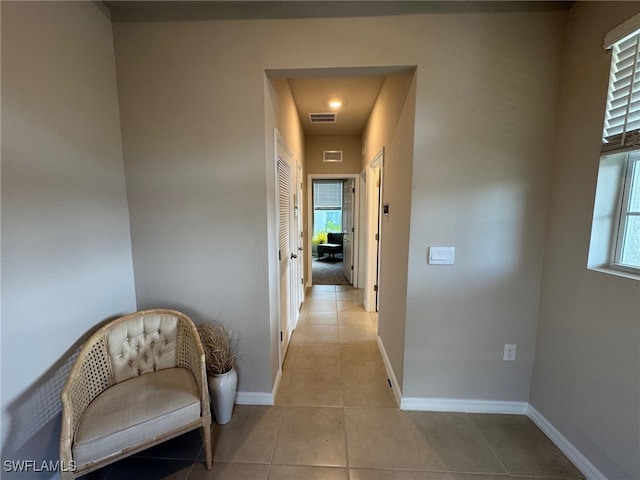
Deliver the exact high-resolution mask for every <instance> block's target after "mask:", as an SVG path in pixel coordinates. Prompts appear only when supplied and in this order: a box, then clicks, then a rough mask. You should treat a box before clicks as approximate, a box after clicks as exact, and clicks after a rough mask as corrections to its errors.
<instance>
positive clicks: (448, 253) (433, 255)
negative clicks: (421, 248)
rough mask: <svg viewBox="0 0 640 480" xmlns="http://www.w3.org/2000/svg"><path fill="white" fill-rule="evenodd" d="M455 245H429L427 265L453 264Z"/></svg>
mask: <svg viewBox="0 0 640 480" xmlns="http://www.w3.org/2000/svg"><path fill="white" fill-rule="evenodd" d="M455 256H456V247H429V265H453V263H454V260H455Z"/></svg>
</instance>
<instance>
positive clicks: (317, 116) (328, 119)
mask: <svg viewBox="0 0 640 480" xmlns="http://www.w3.org/2000/svg"><path fill="white" fill-rule="evenodd" d="M337 117H338V114H337V113H335V112H331V113H310V114H309V121H310V122H311V123H336V118H337Z"/></svg>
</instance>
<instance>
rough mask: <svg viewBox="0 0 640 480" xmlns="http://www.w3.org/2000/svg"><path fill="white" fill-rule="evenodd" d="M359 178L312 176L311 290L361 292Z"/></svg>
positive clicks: (350, 176) (309, 211) (353, 176)
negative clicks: (315, 287) (314, 287)
mask: <svg viewBox="0 0 640 480" xmlns="http://www.w3.org/2000/svg"><path fill="white" fill-rule="evenodd" d="M357 178H358V175H356V174H342V175H339V174H335V175H332V174H310V175H309V176H308V202H307V204H308V205H309V210H308V218H309V223H310V225H309V229H310V235H309V239H308V241H309V246H308V251H310V252H311V255H309V256H308V257H307V261H308V264H307V266H308V272H309V273H310V275H309V279H308V283H307V286H308V287H310V286H312V285H343V286H344V285H346V286H353V287H355V288H358V263H359V262H358V260H359V238H358V234H357V225H358V219H359V195H358V194H359V192H358V190H359V188H358V187H359V182H357V181H356V180H357Z"/></svg>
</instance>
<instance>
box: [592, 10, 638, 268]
mask: <svg viewBox="0 0 640 480" xmlns="http://www.w3.org/2000/svg"><path fill="white" fill-rule="evenodd" d="M605 48H607V49H611V70H610V75H609V88H608V92H607V106H606V112H605V118H604V127H603V132H602V156H601V158H600V168H599V171H598V185H597V189H596V200H595V207H594V212H593V224H592V230H591V244H590V246H589V267H590V268H602V267H605V268H607V267H612V268H614V269H618V270H625V271H627V272H630V273H633V274H640V14H639V15H636V16H634V17H633V18H631V19H629V20H628V21H627V22H625V23H623V24H622V25H620V26H619V27H617V28H615V29H614V30H612V31H611V32H609V33H608V34H607V36H606V37H605Z"/></svg>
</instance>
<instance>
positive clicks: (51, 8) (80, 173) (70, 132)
mask: <svg viewBox="0 0 640 480" xmlns="http://www.w3.org/2000/svg"><path fill="white" fill-rule="evenodd" d="M135 309H136V301H135V292H134V283H133V265H132V260H131V244H130V232H129V214H128V211H127V199H126V195H125V177H124V167H123V159H122V143H121V136H120V119H119V113H118V99H117V89H116V77H115V60H114V52H113V37H112V31H111V21H110V19H109V15H108V12H106V9H105V7H104V6H102V5H101V4H97V3H89V2H77V3H76V2H70V3H61V2H43V3H35V2H34V3H32V2H25V3H22V2H2V360H1V362H0V363H1V364H2V441H3V445H2V450H3V451H2V458H3V459H33V460H35V461H36V462H37V463H39V462H40V461H41V460H45V459H46V460H49V459H55V458H57V457H58V437H57V435H58V432H59V425H60V419H59V413H60V397H59V395H60V390H61V387H62V384H63V383H64V381H65V379H66V375H67V373H68V371H69V368H70V366H71V363H70V361H71V360H72V354H73V353H75V350H76V348H77V347H78V346H79V344H80V343H81V341H82V339H83V338H86V337H85V336H86V335H87V334H88V332H90V331H92V330H93V329H94V328H95V327H96V325H98V324H99V323H101V322H102V321H104V320H105V319H107V318H108V317H112V316H115V315H118V314H123V313H128V312H130V311H133V310H135ZM9 476H11V475H10V474H9Z"/></svg>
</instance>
